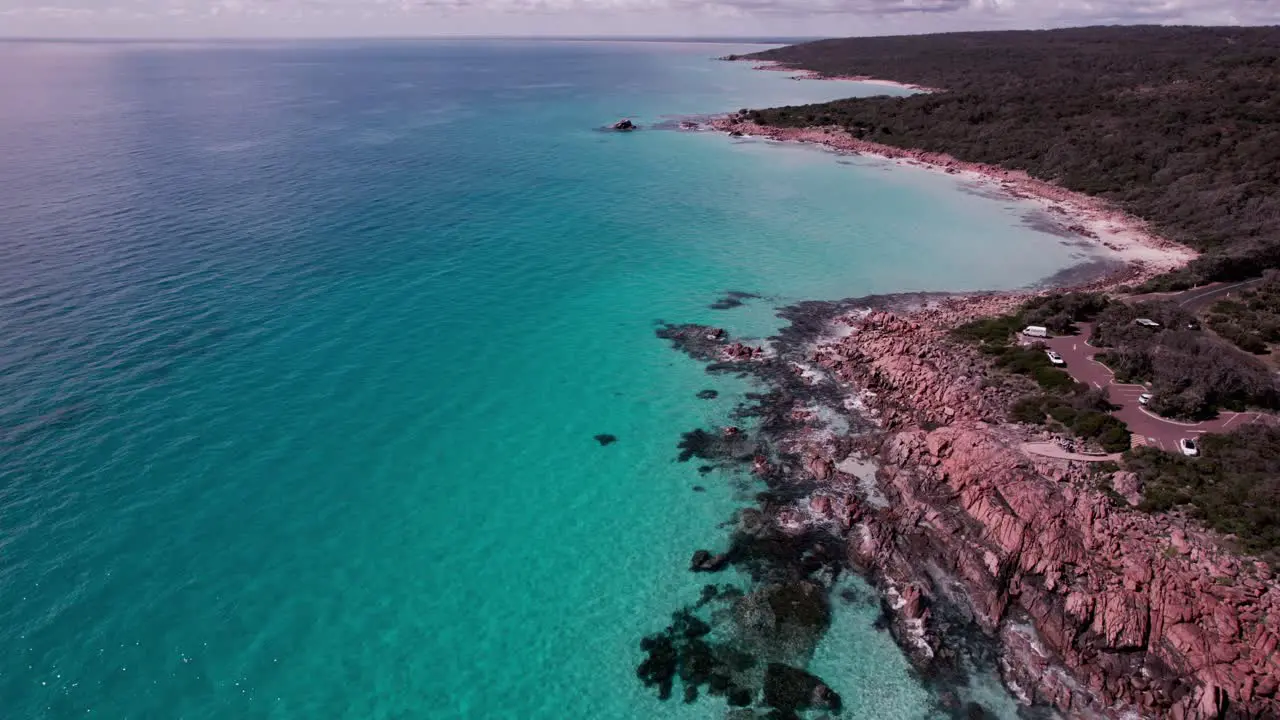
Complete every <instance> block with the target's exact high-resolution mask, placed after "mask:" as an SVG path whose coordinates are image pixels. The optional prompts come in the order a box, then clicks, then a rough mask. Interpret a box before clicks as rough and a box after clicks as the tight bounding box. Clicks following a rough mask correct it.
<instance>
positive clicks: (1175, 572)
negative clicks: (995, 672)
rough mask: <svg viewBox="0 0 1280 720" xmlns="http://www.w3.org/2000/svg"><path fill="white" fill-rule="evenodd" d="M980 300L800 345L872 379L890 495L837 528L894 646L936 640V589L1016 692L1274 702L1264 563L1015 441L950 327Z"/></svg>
mask: <svg viewBox="0 0 1280 720" xmlns="http://www.w3.org/2000/svg"><path fill="white" fill-rule="evenodd" d="M1013 300H1014V298H1010V301H1011V302H1012V301H1013ZM993 302H997V301H994V300H983V301H980V302H977V303H975V307H970V308H963V307H961V308H956V307H954V306H953V307H952V308H950V309H949V310H939V309H936V308H935V309H927V310H923V311H917V312H914V313H908V314H905V315H902V316H899V315H896V314H893V313H887V312H873V313H870V314H868V315H866V316H865V317H861V318H858V319H856V320H853V321H852V322H850V323H849V324H850V329H851V332H850V333H849V334H848V335H846V336H844V337H843V338H840V339H838V340H835V341H832V342H827V343H820V344H818V345H817V347H816V348H815V349H814V351H813V359H814V361H815V362H817V363H818V364H820V365H822V366H823V367H825V368H827V369H828V370H829V371H830V372H832V373H833V375H834V376H835V377H836V378H838V379H839V381H841V382H842V383H845V384H846V385H847V386H852V387H862V388H867V389H870V390H871V391H872V392H873V394H871V395H870V396H869V397H868V399H867V403H868V404H869V405H870V406H871V408H872V409H873V411H875V412H876V413H877V415H878V417H879V418H880V419H881V431H880V432H878V433H874V434H872V435H868V436H865V437H863V438H861V439H860V443H861V444H862V446H863V448H862V449H864V450H865V451H867V452H868V453H869V454H873V455H875V456H876V457H877V459H878V460H879V462H880V468H879V471H878V473H877V481H878V488H879V490H880V491H881V492H882V493H884V494H885V495H886V496H887V497H888V498H889V499H890V503H889V507H888V508H886V509H883V510H875V509H869V510H868V511H867V512H866V514H865V515H864V519H863V520H862V521H861V522H860V523H859V524H858V525H857V526H855V528H854V529H853V531H852V532H850V533H849V552H850V561H851V564H853V565H855V566H856V567H859V568H862V569H864V570H865V571H868V572H870V574H871V575H872V577H876V578H878V582H877V584H878V585H879V586H880V587H881V588H882V590H885V591H886V592H887V593H888V594H889V595H891V596H893V595H896V596H897V597H898V598H900V602H898V603H895V604H894V612H895V613H896V618H895V625H897V626H899V627H900V628H902V630H901V631H900V632H897V633H895V636H898V637H899V638H900V643H902V642H903V638H902V637H901V636H902V635H908V636H909V635H910V634H911V631H915V636H914V637H907V638H906V640H907V642H906V643H905V644H904V649H905V650H907V651H908V655H909V656H911V657H912V659H913V661H915V662H916V663H917V665H923V666H927V665H928V664H929V663H931V662H932V661H933V659H932V657H930V651H933V652H936V651H937V649H939V648H942V647H945V645H946V644H947V643H946V642H945V641H944V638H945V633H946V631H945V630H944V629H940V628H938V627H937V626H936V625H934V624H933V623H931V622H930V618H929V617H928V614H927V611H925V610H924V608H926V607H928V605H929V604H931V603H939V602H941V603H945V604H947V605H949V606H951V607H955V608H959V609H960V610H961V614H962V615H966V616H968V617H969V619H970V622H971V623H972V624H973V625H974V626H975V627H976V628H978V629H979V630H980V631H981V632H982V633H983V634H984V635H986V636H988V637H991V638H994V639H995V640H996V641H997V642H998V643H999V645H1000V648H1001V659H1000V664H1001V670H1002V676H1003V678H1004V680H1005V682H1006V685H1007V686H1009V687H1010V688H1011V689H1017V690H1018V691H1019V692H1018V694H1019V695H1020V696H1021V698H1022V699H1023V700H1024V701H1025V702H1027V703H1030V704H1038V705H1050V706H1053V707H1055V708H1057V709H1058V710H1059V711H1061V712H1063V713H1067V714H1069V715H1070V716H1072V717H1106V718H1118V717H1122V716H1124V714H1125V713H1134V712H1137V713H1139V714H1141V715H1142V716H1144V717H1174V718H1185V719H1192V718H1195V719H1203V718H1221V717H1241V718H1246V717H1275V716H1277V715H1278V714H1280V700H1277V698H1276V696H1275V694H1276V688H1277V685H1280V655H1277V654H1276V652H1275V650H1276V646H1277V644H1280V628H1277V627H1275V626H1274V622H1275V621H1274V618H1277V617H1280V590H1278V589H1277V586H1276V582H1275V580H1274V578H1273V576H1272V574H1271V570H1270V568H1269V567H1267V566H1266V565H1265V564H1263V563H1260V562H1256V561H1253V560H1251V559H1249V558H1244V557H1239V556H1236V555H1233V554H1232V553H1230V552H1227V551H1225V550H1223V549H1221V548H1220V547H1219V544H1218V543H1217V542H1215V539H1214V538H1213V537H1211V536H1210V535H1209V534H1208V533H1205V532H1198V531H1195V530H1192V529H1189V528H1183V527H1181V526H1180V524H1179V521H1178V520H1176V519H1175V518H1173V517H1170V516H1166V515H1147V514H1145V513H1141V512H1139V511H1136V510H1133V509H1130V508H1129V507H1128V506H1127V505H1124V506H1123V507H1121V506H1117V505H1115V504H1114V503H1113V501H1112V500H1111V499H1110V498H1108V497H1107V495H1106V494H1105V493H1104V492H1102V491H1101V490H1099V489H1098V487H1097V485H1096V481H1095V479H1094V478H1091V477H1090V476H1089V475H1088V472H1087V471H1086V470H1085V469H1084V468H1083V467H1081V466H1079V465H1078V464H1075V465H1073V464H1071V463H1067V462H1064V461H1053V460H1043V461H1041V460H1033V459H1031V458H1029V457H1027V456H1025V455H1023V454H1021V453H1019V452H1018V451H1017V450H1016V447H1017V446H1016V444H1014V442H1015V440H1016V439H1017V438H1016V437H1015V436H1016V434H1017V432H1018V429H1017V428H1016V427H1013V426H1008V425H1004V424H1003V408H1004V407H1006V405H1007V401H1008V398H1007V397H1004V396H1002V394H1001V390H1000V389H999V388H993V387H988V386H984V384H983V381H982V374H981V373H979V372H974V370H973V368H974V367H976V366H979V365H978V364H977V362H976V358H970V357H967V354H968V352H972V351H969V350H968V349H967V348H963V347H960V346H958V345H955V344H953V343H951V342H950V341H949V339H948V338H947V337H946V332H947V330H948V329H949V328H950V327H953V326H954V324H955V323H957V322H959V321H960V320H961V319H962V318H965V317H970V316H974V315H978V314H987V313H986V311H987V310H989V309H990V304H991V303H993ZM957 315H959V317H957ZM1125 480H1126V479H1125V478H1120V482H1124V481H1125ZM898 588H906V590H901V591H900V590H897V589H898ZM913 623H915V626H914V627H913ZM913 643H914V647H913ZM926 648H927V649H926ZM913 650H914V652H913Z"/></svg>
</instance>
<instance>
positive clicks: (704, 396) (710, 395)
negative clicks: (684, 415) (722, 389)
mask: <svg viewBox="0 0 1280 720" xmlns="http://www.w3.org/2000/svg"><path fill="white" fill-rule="evenodd" d="M719 395H720V393H718V392H716V391H715V390H699V391H698V399H699V400H714V399H716V398H717V397H718V396H719Z"/></svg>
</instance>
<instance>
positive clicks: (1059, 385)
mask: <svg viewBox="0 0 1280 720" xmlns="http://www.w3.org/2000/svg"><path fill="white" fill-rule="evenodd" d="M1032 377H1034V378H1035V381H1036V382H1037V383H1039V385H1040V387H1042V388H1044V389H1045V390H1064V391H1065V390H1071V389H1072V388H1074V387H1075V386H1076V381H1075V380H1072V379H1071V376H1070V375H1068V374H1067V373H1066V372H1065V371H1062V370H1059V369H1057V368H1055V367H1038V368H1036V369H1035V370H1034V371H1033V372H1032Z"/></svg>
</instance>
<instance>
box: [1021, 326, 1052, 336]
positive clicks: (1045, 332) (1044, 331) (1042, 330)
mask: <svg viewBox="0 0 1280 720" xmlns="http://www.w3.org/2000/svg"><path fill="white" fill-rule="evenodd" d="M1022 334H1023V335H1026V336H1027V337H1038V338H1047V337H1049V328H1047V327H1045V326H1043V325H1028V326H1026V327H1024V328H1022Z"/></svg>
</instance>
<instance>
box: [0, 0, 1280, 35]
mask: <svg viewBox="0 0 1280 720" xmlns="http://www.w3.org/2000/svg"><path fill="white" fill-rule="evenodd" d="M1138 23H1156V24H1191V25H1275V24H1280V0H703V1H700V0H0V37H68V38H70V37H164V38H189V37H195V38H210V37H273V38H279V37H354V36H400V37H406V36H433V35H562V36H563V35H672V36H718V35H724V36H773V37H779V36H823V37H836V36H850V35H885V34H901V33H921V32H942V31H947V30H980V29H992V30H995V29H1006V28H1047V27H1063V26H1073V25H1099V24H1105V25H1110V24H1138Z"/></svg>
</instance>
